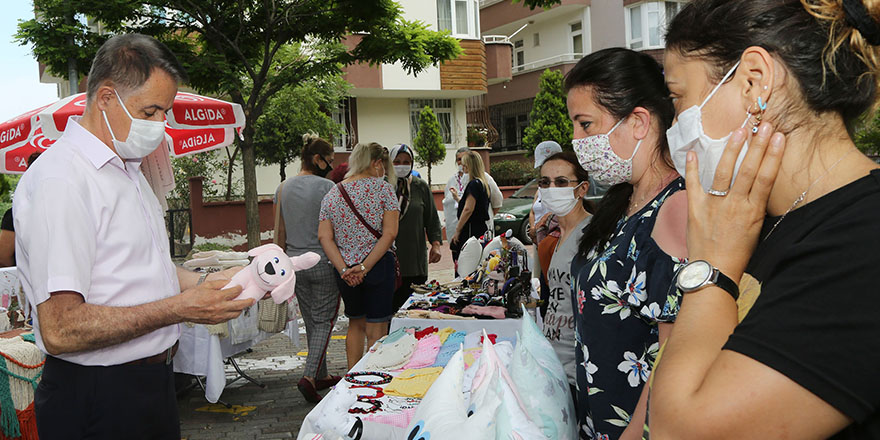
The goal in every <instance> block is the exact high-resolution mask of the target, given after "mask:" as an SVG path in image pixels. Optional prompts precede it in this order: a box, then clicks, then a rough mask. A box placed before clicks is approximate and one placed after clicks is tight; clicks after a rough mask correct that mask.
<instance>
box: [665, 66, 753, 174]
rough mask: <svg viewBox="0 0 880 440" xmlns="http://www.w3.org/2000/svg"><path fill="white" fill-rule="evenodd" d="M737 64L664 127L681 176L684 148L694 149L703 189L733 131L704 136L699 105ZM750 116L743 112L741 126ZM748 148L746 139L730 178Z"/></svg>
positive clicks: (704, 103) (684, 164) (686, 150)
mask: <svg viewBox="0 0 880 440" xmlns="http://www.w3.org/2000/svg"><path fill="white" fill-rule="evenodd" d="M738 66H739V62H737V63H736V65H734V66H733V68H731V69H730V71H728V72H727V74H726V75H724V78H722V79H721V82H719V83H718V85H716V86H715V88H714V89H712V92H711V93H709V96H707V97H706V99H704V100H703V103H702V104H700V105H699V106H696V105H695V106H692V107H690V108H688V109H687V110H685V111H683V112H681V114H680V115H678V120H677V121H676V123H675V124H672V127H669V130H666V140H667V142H668V143H669V152H670V153H671V155H672V162H673V163H674V164H675V169H676V170H677V171H678V173H679V174H681V175H682V176H684V173H685V168H686V165H687V153H688V151H691V150H694V152H695V153H697V159H698V160H699V166H700V184H701V185H702V186H703V189H705V190H706V191H708V190H709V189H711V188H712V182H713V181H714V180H715V170H716V169H717V168H718V162H720V161H721V154H722V153H724V147H725V146H726V145H727V141H728V140H729V139H730V136H731V135H732V134H733V132H731V133H728V134H727V136H724V137H723V138H721V139H712V138H710V137H709V136H707V135H706V133H705V132H704V131H703V115H702V109H703V106H705V105H706V103H707V102H709V99H711V98H712V96H714V95H715V92H717V91H718V89H720V88H721V86H722V85H723V84H724V82H725V81H727V79H728V78H729V77H730V76H731V75H733V72H735V71H736V68H737V67H738ZM750 116H751V115H750V114H746V120H745V121H743V123H742V125H741V127H745V125H746V123H748V122H749V117H750ZM748 149H749V143H748V140H747V141H746V143H745V145H743V148H742V151H740V153H739V157H738V158H737V159H736V166H735V167H734V169H733V179H736V173H737V172H738V171H739V166H740V164H741V163H742V161H743V158H744V157H745V156H746V151H748ZM733 179H731V181H730V184H731V186H732V185H733ZM715 189H716V190H718V191H724V190H727V188H715Z"/></svg>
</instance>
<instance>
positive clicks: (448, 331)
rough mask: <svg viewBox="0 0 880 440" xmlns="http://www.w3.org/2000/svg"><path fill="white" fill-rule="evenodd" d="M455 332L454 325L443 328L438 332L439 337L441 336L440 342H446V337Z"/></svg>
mask: <svg viewBox="0 0 880 440" xmlns="http://www.w3.org/2000/svg"><path fill="white" fill-rule="evenodd" d="M453 333H455V329H453V328H452V327H446V328H444V329H443V330H440V331H438V332H437V337H438V338H440V343H441V344H445V343H446V338H448V337H449V336H450V335H452V334H453Z"/></svg>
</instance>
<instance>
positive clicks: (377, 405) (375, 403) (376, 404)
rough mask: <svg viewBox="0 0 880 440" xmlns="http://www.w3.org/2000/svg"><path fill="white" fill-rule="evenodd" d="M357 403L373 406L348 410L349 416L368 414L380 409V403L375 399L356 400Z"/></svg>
mask: <svg viewBox="0 0 880 440" xmlns="http://www.w3.org/2000/svg"><path fill="white" fill-rule="evenodd" d="M357 401H358V402H361V403H369V404H370V405H373V407H372V408H349V409H348V412H349V414H370V413H374V412H376V411H379V410H380V409H382V402H381V401H380V400H377V399H358V400H357Z"/></svg>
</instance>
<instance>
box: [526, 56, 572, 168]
mask: <svg viewBox="0 0 880 440" xmlns="http://www.w3.org/2000/svg"><path fill="white" fill-rule="evenodd" d="M572 130H573V127H572V124H571V120H570V119H569V118H568V107H566V105H565V91H564V89H563V88H562V72H559V71H557V70H550V69H547V70H545V71H544V73H542V74H541V83H540V85H539V90H538V95H537V96H535V102H534V104H533V106H532V112H531V113H529V126H528V127H526V130H525V137H524V138H523V144H524V145H525V147H526V148H527V149H528V150H529V153H530V154H531V153H534V151H535V147H537V146H538V144H539V143H541V142H543V141H556V142H557V143H558V144H559V145H561V146H562V148H563V149H566V150H571V148H572V147H571V133H572Z"/></svg>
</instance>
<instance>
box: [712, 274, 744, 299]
mask: <svg viewBox="0 0 880 440" xmlns="http://www.w3.org/2000/svg"><path fill="white" fill-rule="evenodd" d="M715 285H716V286H718V287H720V288H722V289H724V290H725V291H727V293H729V294H730V296H732V297H733V300H734V301H736V300H737V299H739V286H738V285H737V284H736V283H735V282H733V280H732V279H730V277H728V276H727V275H724V274H723V273H722V272H721V271H720V270H718V269H717V268H715Z"/></svg>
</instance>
